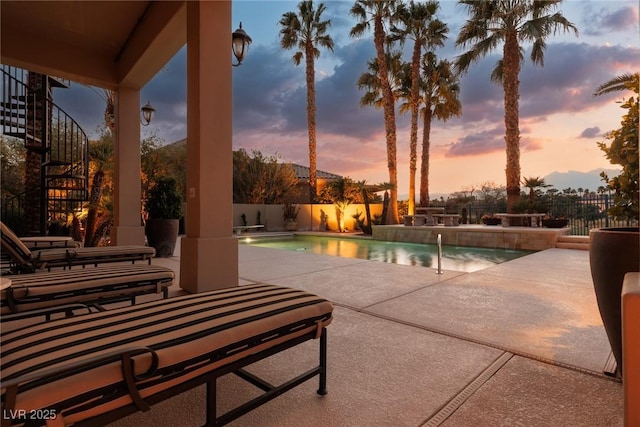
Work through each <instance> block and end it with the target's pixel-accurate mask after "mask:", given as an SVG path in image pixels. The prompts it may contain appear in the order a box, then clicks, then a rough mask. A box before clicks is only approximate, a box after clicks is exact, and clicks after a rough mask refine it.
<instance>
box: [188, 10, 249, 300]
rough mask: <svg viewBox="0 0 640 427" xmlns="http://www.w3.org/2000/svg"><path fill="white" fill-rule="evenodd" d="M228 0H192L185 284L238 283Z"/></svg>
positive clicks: (197, 287) (198, 288)
mask: <svg viewBox="0 0 640 427" xmlns="http://www.w3.org/2000/svg"><path fill="white" fill-rule="evenodd" d="M231 32H232V29H231V2H230V1H216V2H208V1H202V2H187V112H188V114H187V168H186V172H187V212H186V221H185V224H186V236H185V237H184V238H183V239H182V241H181V249H180V252H181V255H180V287H181V288H183V289H184V290H186V291H187V292H204V291H209V290H214V289H220V288H226V287H230V286H237V285H238V241H237V239H236V238H235V237H234V236H233V229H232V225H233V180H232V179H233V151H232V150H233V145H232V98H231V70H232V67H231V56H232V55H231Z"/></svg>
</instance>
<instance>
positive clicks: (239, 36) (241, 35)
mask: <svg viewBox="0 0 640 427" xmlns="http://www.w3.org/2000/svg"><path fill="white" fill-rule="evenodd" d="M250 44H251V37H249V36H248V35H247V33H245V32H244V30H243V29H242V22H241V23H240V28H238V29H237V30H235V31H234V32H233V33H232V34H231V49H232V50H233V55H234V56H235V57H236V60H238V63H237V64H231V65H233V66H234V67H237V66H238V65H240V64H241V63H242V60H244V57H245V56H247V51H248V50H249V45H250Z"/></svg>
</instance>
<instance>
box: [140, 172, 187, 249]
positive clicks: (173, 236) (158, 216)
mask: <svg viewBox="0 0 640 427" xmlns="http://www.w3.org/2000/svg"><path fill="white" fill-rule="evenodd" d="M145 209H146V211H147V214H148V219H147V221H146V223H145V233H146V235H147V242H148V243H149V246H151V247H153V248H155V250H156V257H169V256H173V251H174V249H175V247H176V241H177V240H178V230H179V225H180V224H179V223H180V221H179V220H180V217H181V216H182V197H181V195H180V192H179V191H178V183H177V182H176V180H175V179H173V178H166V177H162V178H159V179H158V180H156V182H155V185H154V186H153V187H151V189H150V190H149V193H148V195H147V201H146V203H145Z"/></svg>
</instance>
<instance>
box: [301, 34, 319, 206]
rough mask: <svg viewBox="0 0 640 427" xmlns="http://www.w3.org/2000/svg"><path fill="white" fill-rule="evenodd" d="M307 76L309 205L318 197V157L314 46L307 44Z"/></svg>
mask: <svg viewBox="0 0 640 427" xmlns="http://www.w3.org/2000/svg"><path fill="white" fill-rule="evenodd" d="M304 56H305V59H306V66H307V70H306V76H307V126H308V128H309V203H315V201H316V197H317V194H318V193H317V178H316V175H317V165H316V162H317V156H316V88H315V80H316V77H315V74H316V70H315V65H314V60H313V58H314V53H313V44H312V43H311V41H308V42H307V45H306V52H305V55H304Z"/></svg>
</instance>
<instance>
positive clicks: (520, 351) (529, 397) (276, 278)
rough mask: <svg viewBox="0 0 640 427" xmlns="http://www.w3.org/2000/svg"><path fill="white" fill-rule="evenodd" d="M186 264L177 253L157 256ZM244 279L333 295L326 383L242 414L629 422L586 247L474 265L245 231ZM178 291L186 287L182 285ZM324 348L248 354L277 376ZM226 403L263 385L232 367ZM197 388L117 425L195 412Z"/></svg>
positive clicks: (264, 418) (335, 422)
mask: <svg viewBox="0 0 640 427" xmlns="http://www.w3.org/2000/svg"><path fill="white" fill-rule="evenodd" d="M154 263H157V264H162V265H165V266H168V267H171V268H173V269H175V270H176V273H179V271H178V270H179V266H180V256H179V254H178V253H176V256H174V257H171V258H163V259H158V258H157V259H154ZM239 276H240V284H247V283H251V282H266V283H274V284H280V285H284V286H291V287H295V288H300V289H303V290H307V291H311V292H314V293H317V294H319V295H322V296H324V297H326V298H328V299H330V300H331V301H332V302H333V303H334V305H335V313H334V314H335V320H334V323H333V324H332V326H331V327H329V329H328V332H329V360H328V363H329V373H328V386H329V394H328V395H326V396H323V397H321V396H318V395H317V394H316V393H315V389H316V387H317V384H316V382H315V381H313V380H311V381H309V382H307V383H305V384H303V385H301V386H299V387H297V388H295V389H293V390H291V391H289V392H288V393H286V394H284V395H282V396H279V397H278V398H276V399H275V400H273V401H272V402H270V403H268V404H266V405H264V406H262V407H260V408H258V409H257V410H254V411H253V412H251V413H249V414H247V415H245V416H244V417H241V418H240V419H239V420H237V421H236V422H234V423H232V424H231V425H235V426H257V425H259V426H299V425H301V424H305V425H309V426H316V425H318V426H320V425H323V426H326V425H331V426H371V425H393V426H422V425H424V426H438V425H442V426H487V425H491V426H513V425H525V426H559V425H566V426H621V425H623V389H622V384H621V383H619V382H617V381H614V380H612V379H611V378H608V377H605V376H604V375H603V374H602V368H603V367H604V365H605V362H606V360H607V357H608V355H609V345H608V343H607V338H606V335H605V332H604V328H603V327H602V323H601V320H600V316H599V314H598V309H597V306H596V302H595V296H594V293H593V285H592V282H591V277H590V273H589V264H588V252H586V251H580V250H570V249H547V250H545V251H542V252H537V253H535V254H532V255H529V256H526V257H523V258H519V259H517V260H514V261H510V262H507V263H504V264H501V265H497V266H495V267H491V268H488V269H485V270H482V271H478V272H474V273H459V272H453V271H445V273H444V274H442V275H437V274H435V270H433V269H428V268H422V267H410V266H402V265H390V264H384V263H378V262H374V261H363V260H357V259H346V258H337V257H330V256H324V255H313V254H306V253H298V252H287V251H281V250H277V249H266V248H258V247H252V246H246V245H240V247H239ZM174 288H175V289H174V290H173V292H174V293H178V292H180V289H179V288H178V287H177V285H174ZM315 358H316V351H315V347H313V343H311V345H310V346H306V345H302V346H298V347H296V348H294V349H291V350H288V351H287V352H284V353H281V354H278V355H276V356H274V357H272V358H271V359H268V360H266V361H263V362H260V363H258V364H256V365H253V366H252V369H253V370H254V372H256V373H259V374H261V375H264V376H265V377H266V378H267V379H270V380H272V381H274V382H277V381H279V380H280V379H285V378H286V376H287V374H288V371H289V369H290V368H292V367H293V368H296V369H304V368H305V367H308V366H310V364H312V363H313V361H314V360H315ZM219 390H220V391H221V392H222V391H223V390H227V392H224V393H223V394H224V395H225V396H226V398H225V399H224V400H223V401H219V402H218V405H219V407H220V409H221V410H225V409H230V408H231V407H233V406H234V405H235V404H237V403H238V402H239V401H241V400H242V399H241V398H245V397H246V396H249V395H252V393H255V391H254V390H252V389H251V388H250V387H249V386H247V385H246V384H245V383H244V382H242V381H241V380H239V379H236V378H232V377H225V378H224V379H223V380H222V381H220V383H219ZM203 422H204V390H203V388H199V389H194V390H192V391H190V392H187V393H184V394H182V395H180V396H176V397H175V398H173V399H171V400H168V401H166V402H164V403H162V404H159V405H157V406H156V407H153V408H152V409H151V411H149V412H147V413H137V414H134V415H132V416H130V417H128V418H125V419H122V420H120V421H118V422H116V423H114V424H113V425H114V426H133V425H135V426H136V427H144V426H156V425H159V424H164V425H171V426H173V425H180V426H196V425H201V424H202V423H203Z"/></svg>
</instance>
